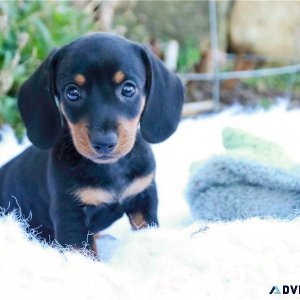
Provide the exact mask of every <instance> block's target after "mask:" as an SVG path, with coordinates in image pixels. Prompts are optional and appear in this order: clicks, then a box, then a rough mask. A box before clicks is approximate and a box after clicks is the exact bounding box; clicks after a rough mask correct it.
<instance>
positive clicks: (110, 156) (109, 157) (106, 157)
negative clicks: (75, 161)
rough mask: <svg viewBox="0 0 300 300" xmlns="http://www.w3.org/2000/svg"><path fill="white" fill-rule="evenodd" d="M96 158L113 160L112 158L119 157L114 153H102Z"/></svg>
mask: <svg viewBox="0 0 300 300" xmlns="http://www.w3.org/2000/svg"><path fill="white" fill-rule="evenodd" d="M95 159H100V160H111V159H117V157H116V156H113V155H105V154H103V155H100V156H96V157H95Z"/></svg>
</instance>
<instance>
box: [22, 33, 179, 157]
mask: <svg viewBox="0 0 300 300" xmlns="http://www.w3.org/2000/svg"><path fill="white" fill-rule="evenodd" d="M183 94H184V92H183V86H182V84H181V82H180V80H179V79H178V77H177V76H176V75H174V74H171V73H170V72H168V71H167V69H166V68H165V67H164V65H163V64H162V63H161V62H160V61H159V60H158V59H157V58H155V57H154V56H153V55H152V54H151V53H150V52H149V51H148V50H147V49H145V48H143V47H142V46H140V45H138V44H136V43H132V42H130V41H128V40H126V39H123V38H121V37H118V36H114V35H109V34H104V33H97V34H93V35H90V36H87V37H83V38H81V39H78V40H76V41H75V42H72V43H71V44H68V45H66V46H64V47H62V48H60V49H55V50H54V51H53V52H52V53H50V55H49V56H48V58H47V59H46V60H45V61H44V62H43V63H42V64H41V66H40V67H39V68H38V69H37V70H36V71H35V73H34V74H33V75H32V76H31V77H30V78H29V79H28V80H27V81H26V82H25V83H24V84H23V86H22V87H21V90H20V92H19V97H18V103H19V108H20V112H21V115H22V118H23V120H24V122H25V126H26V128H27V132H28V136H29V139H30V140H31V142H32V143H33V144H35V145H36V146H37V147H39V148H41V149H49V148H51V147H52V146H53V145H54V144H55V143H56V142H57V141H58V140H59V138H60V137H61V134H62V128H63V126H68V128H69V130H70V134H71V136H72V140H73V143H74V146H75V148H76V149H77V151H78V152H79V153H80V154H81V155H83V156H85V157H86V158H88V159H90V160H92V161H94V162H97V163H113V162H115V161H117V160H118V159H119V158H121V157H123V156H124V155H126V154H127V153H129V152H130V151H131V149H132V148H133V146H134V143H135V138H136V134H137V131H138V128H139V124H140V130H141V133H142V136H143V137H144V139H145V140H147V141H148V142H150V143H158V142H161V141H163V140H165V139H166V138H168V137H169V136H170V135H171V134H172V133H173V132H174V131H175V129H176V127H177V125H178V122H179V120H180V114H181V109H182V104H183V97H184V96H183Z"/></svg>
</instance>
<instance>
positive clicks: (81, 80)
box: [74, 74, 85, 86]
mask: <svg viewBox="0 0 300 300" xmlns="http://www.w3.org/2000/svg"><path fill="white" fill-rule="evenodd" d="M74 80H75V82H76V83H77V84H78V85H79V86H82V85H84V84H85V77H84V76H83V75H82V74H77V75H75V77H74Z"/></svg>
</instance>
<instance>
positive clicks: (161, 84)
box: [140, 48, 184, 143]
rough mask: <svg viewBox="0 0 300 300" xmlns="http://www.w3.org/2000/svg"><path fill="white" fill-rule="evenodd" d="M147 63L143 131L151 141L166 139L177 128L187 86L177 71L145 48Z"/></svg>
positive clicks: (144, 54)
mask: <svg viewBox="0 0 300 300" xmlns="http://www.w3.org/2000/svg"><path fill="white" fill-rule="evenodd" d="M142 56H143V60H144V63H145V66H146V73H147V82H146V93H147V94H146V105H145V109H144V112H143V115H142V117H141V122H140V125H141V133H142V135H143V137H144V138H145V139H146V140H147V141H148V142H150V143H159V142H162V141H164V140H165V139H167V138H168V137H169V136H170V135H171V134H172V133H174V131H175V130H176V128H177V125H178V123H179V121H180V117H181V110H182V105H183V101H184V87H183V85H182V83H181V81H180V79H179V77H178V76H177V75H176V74H173V73H171V72H169V71H168V70H167V68H166V67H165V66H164V65H163V63H162V62H161V61H160V60H159V59H158V58H156V57H155V56H154V55H153V54H152V53H151V52H150V51H149V50H147V49H145V48H142Z"/></svg>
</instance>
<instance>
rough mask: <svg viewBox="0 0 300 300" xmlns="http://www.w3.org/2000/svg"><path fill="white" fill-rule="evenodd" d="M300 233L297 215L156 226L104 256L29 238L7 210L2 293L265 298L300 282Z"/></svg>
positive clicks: (1, 226) (0, 264) (0, 233)
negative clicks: (287, 219)
mask: <svg viewBox="0 0 300 300" xmlns="http://www.w3.org/2000/svg"><path fill="white" fill-rule="evenodd" d="M205 226H207V227H205ZM201 229H202V230H201ZM299 236H300V220H295V221H292V222H285V223H280V222H277V221H271V220H270V221H262V220H258V219H251V220H248V221H244V222H241V221H236V222H233V223H226V224H224V223H218V224H216V223H215V224H194V225H191V226H188V227H185V228H182V229H177V230H175V229H159V230H156V229H151V230H146V231H143V232H137V233H130V234H127V235H126V236H124V237H123V238H121V239H119V240H118V242H116V245H115V250H114V255H113V257H112V258H111V259H110V260H109V261H108V262H105V263H103V262H95V261H92V260H91V259H89V258H87V257H84V256H82V255H80V254H75V253H71V252H69V253H68V252H67V253H65V254H60V253H59V252H58V251H57V250H54V249H52V248H49V247H45V246H44V247H43V246H42V245H41V244H39V243H38V242H36V241H34V240H33V241H28V240H27V239H26V237H25V235H24V233H23V232H22V230H21V229H20V226H18V224H17V223H16V222H15V221H14V220H13V219H12V218H6V219H2V220H1V223H0V237H1V239H0V249H1V250H0V251H1V255H0V285H1V287H2V288H1V299H5V300H10V299H12V300H16V299H31V300H35V299H37V300H41V299H43V300H46V299H49V300H50V299H51V300H53V299H64V300H66V299H82V300H85V299H86V300H92V299H139V300H141V299H143V300H146V299H189V300H192V299H195V300H199V299H215V300H219V299H231V300H233V299H245V300H246V299H251V300H253V299H268V297H270V295H269V292H270V290H271V288H272V286H273V285H277V286H278V287H279V288H281V286H282V285H283V284H291V285H295V284H299V275H300V251H299V249H300V239H299ZM275 297H276V295H275ZM295 299H296V298H295Z"/></svg>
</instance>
